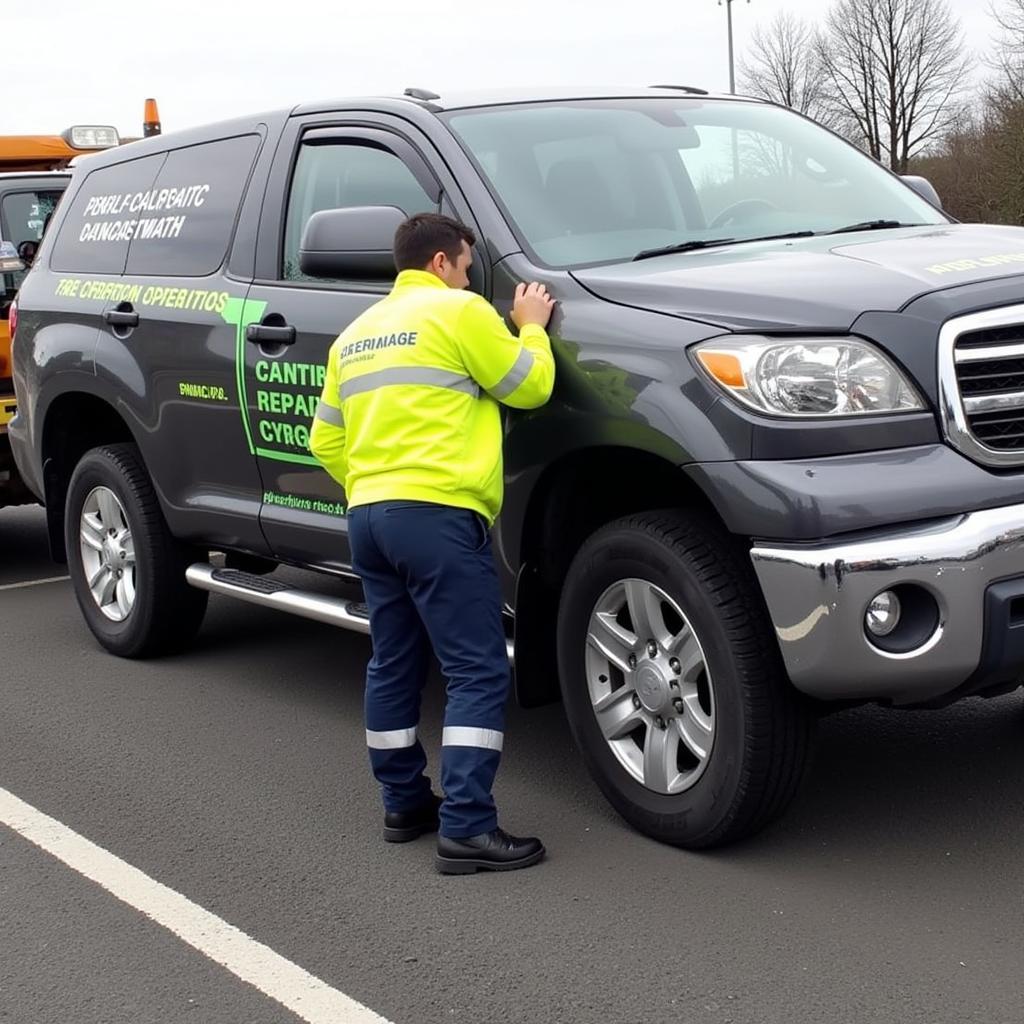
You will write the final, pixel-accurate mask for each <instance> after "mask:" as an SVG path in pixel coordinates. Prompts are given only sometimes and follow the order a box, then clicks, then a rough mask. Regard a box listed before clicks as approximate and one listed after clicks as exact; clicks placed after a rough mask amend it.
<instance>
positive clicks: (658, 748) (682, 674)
mask: <svg viewBox="0 0 1024 1024" xmlns="http://www.w3.org/2000/svg"><path fill="white" fill-rule="evenodd" d="M586 659H587V664H586V671H587V686H588V688H589V691H590V701H591V704H592V705H593V708H594V715H595V717H596V718H597V724H598V726H599V727H600V729H601V732H602V733H603V735H604V738H605V741H606V742H607V743H608V746H609V747H610V748H611V750H612V753H613V754H614V755H615V757H616V759H617V760H618V761H619V763H620V764H621V765H622V767H623V768H625V769H626V771H628V772H629V774H630V775H631V776H632V777H633V778H634V779H635V780H636V781H637V782H639V783H640V784H641V785H643V786H645V787H646V788H647V789H650V790H653V791H654V792H656V793H681V792H682V791H683V790H685V789H689V787H690V786H692V785H693V784H694V783H695V782H696V781H697V780H698V779H699V778H700V776H701V775H702V774H703V772H704V769H705V768H706V767H707V764H708V760H709V759H710V757H711V749H712V746H713V744H714V739H715V696H714V687H713V686H712V682H711V672H710V669H709V668H708V663H707V659H706V658H705V656H704V651H703V649H702V648H701V645H700V640H699V639H698V637H697V634H696V633H695V632H694V630H693V627H692V626H691V625H690V623H689V621H688V619H687V618H686V616H685V615H684V614H683V612H682V610H681V609H680V607H679V606H678V605H677V604H676V603H675V601H673V600H672V598H670V597H669V596H668V594H666V593H665V591H663V590H661V589H660V588H659V587H656V586H655V585H654V584H653V583H649V582H647V581H646V580H640V579H628V580H620V581H619V582H618V583H615V584H613V585H612V586H610V587H609V588H608V589H607V590H606V591H605V592H604V593H603V594H602V595H601V597H600V599H599V600H598V602H597V604H596V605H595V606H594V610H593V612H591V615H590V624H589V626H588V628H587V650H586Z"/></svg>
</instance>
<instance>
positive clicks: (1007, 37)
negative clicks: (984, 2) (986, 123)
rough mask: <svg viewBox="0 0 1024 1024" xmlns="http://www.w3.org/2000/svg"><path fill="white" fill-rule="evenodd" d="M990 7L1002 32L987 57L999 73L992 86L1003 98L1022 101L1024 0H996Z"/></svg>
mask: <svg viewBox="0 0 1024 1024" xmlns="http://www.w3.org/2000/svg"><path fill="white" fill-rule="evenodd" d="M989 10H990V12H991V15H992V18H993V19H994V20H995V23H996V25H998V26H999V28H1000V30H1001V32H1002V35H1001V36H1000V38H999V39H998V40H997V42H996V51H995V54H994V56H993V57H992V59H991V60H990V61H989V64H990V66H991V67H993V68H994V69H995V70H996V71H997V72H998V73H999V80H998V81H997V82H996V83H994V89H995V91H996V93H997V94H998V97H999V98H1000V99H1001V100H1002V101H1003V102H1006V101H1007V100H1015V101H1016V102H1018V103H1020V102H1024V0H999V2H992V3H991V4H990V5H989Z"/></svg>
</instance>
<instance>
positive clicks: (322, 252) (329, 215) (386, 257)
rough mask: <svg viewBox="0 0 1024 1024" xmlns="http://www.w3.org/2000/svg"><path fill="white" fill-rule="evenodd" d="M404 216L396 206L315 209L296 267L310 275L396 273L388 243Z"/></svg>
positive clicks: (333, 276) (379, 277) (386, 275)
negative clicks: (316, 211)
mask: <svg viewBox="0 0 1024 1024" xmlns="http://www.w3.org/2000/svg"><path fill="white" fill-rule="evenodd" d="M404 220H405V214H404V213H403V212H402V211H401V210H399V209H398V207H397V206H350V207H347V208H346V209H343V210H321V211H320V212H319V213H314V214H313V216H312V217H310V218H309V220H308V221H307V223H306V228H305V230H304V231H303V232H302V241H301V242H300V243H299V269H300V270H301V271H302V273H304V274H308V275H309V276H310V277H324V278H328V279H338V278H343V279H351V278H370V279H376V280H390V279H392V278H393V277H394V276H395V273H396V271H395V261H394V257H393V256H392V252H391V247H392V244H393V243H394V239H395V232H396V231H397V230H398V226H399V225H400V224H401V223H402V221H404Z"/></svg>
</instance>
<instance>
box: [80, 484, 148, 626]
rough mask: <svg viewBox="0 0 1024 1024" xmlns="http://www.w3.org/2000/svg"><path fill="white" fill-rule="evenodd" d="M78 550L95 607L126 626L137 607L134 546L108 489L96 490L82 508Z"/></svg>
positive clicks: (114, 497)
mask: <svg viewBox="0 0 1024 1024" xmlns="http://www.w3.org/2000/svg"><path fill="white" fill-rule="evenodd" d="M79 547H80V549H81V552H82V569H83V570H84V572H85V580H86V583H87V584H88V586H89V590H90V591H91V592H92V596H93V600H94V601H95V602H96V606H97V607H98V608H99V610H100V611H101V612H103V614H104V615H105V616H106V617H107V618H108V619H110V620H111V621H113V622H124V620H125V619H126V618H128V616H129V615H130V614H131V610H132V608H133V607H134V606H135V542H134V541H133V540H132V531H131V529H130V528H129V526H128V517H127V516H126V515H125V512H124V506H123V505H122V504H121V502H120V501H119V500H118V497H117V495H116V494H115V493H114V492H113V491H112V490H111V489H110V488H109V487H95V488H93V489H92V490H91V491H90V492H89V494H88V496H87V497H86V499H85V503H84V504H83V505H82V517H81V522H80V525H79Z"/></svg>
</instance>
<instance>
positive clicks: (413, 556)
mask: <svg viewBox="0 0 1024 1024" xmlns="http://www.w3.org/2000/svg"><path fill="white" fill-rule="evenodd" d="M348 525H349V543H350V545H351V548H352V564H353V568H354V569H355V571H356V572H357V573H358V574H359V576H360V577H361V578H362V581H363V591H364V593H365V595H366V603H367V605H368V606H369V610H370V635H371V639H372V641H373V657H372V659H371V661H370V664H369V667H368V668H367V673H366V742H367V746H368V747H369V751H370V764H371V766H372V767H373V773H374V775H375V776H376V778H377V780H378V782H380V785H381V789H382V791H383V797H384V807H385V810H388V811H407V810H411V809H412V808H414V807H417V806H419V805H420V804H422V803H423V802H425V800H426V799H427V798H428V796H429V793H430V780H429V779H428V778H427V777H426V775H425V774H424V769H425V768H426V764H427V759H426V754H425V753H424V750H423V746H422V744H421V743H420V741H419V739H418V737H417V734H416V732H417V726H418V725H419V717H420V695H421V693H422V690H423V686H424V683H425V682H426V679H427V673H428V670H429V658H430V649H431V647H432V648H433V650H434V653H435V654H436V655H437V660H438V661H439V662H440V665H441V671H442V672H443V674H444V677H445V679H446V681H447V698H448V699H447V704H446V707H445V716H444V732H443V735H442V741H441V742H442V749H441V786H442V788H443V790H444V802H443V803H442V805H441V833H442V834H443V835H446V836H451V837H453V838H459V837H465V836H472V835H479V834H480V833H482V832H489V831H491V830H492V829H493V828H496V827H497V812H496V811H495V807H494V798H493V797H492V796H491V787H492V786H493V783H494V776H495V774H496V772H497V770H498V762H499V760H500V758H501V747H502V741H503V739H504V727H505V701H506V699H507V697H508V690H509V683H510V671H509V664H508V654H507V650H506V645H505V631H504V628H503V624H502V617H501V590H500V587H499V584H498V576H497V572H496V570H495V566H494V559H493V554H492V550H491V538H490V533H489V531H488V529H487V524H486V522H485V521H484V519H483V517H482V516H480V515H479V514H478V513H476V512H473V511H471V510H469V509H463V508H454V507H450V506H447V505H437V504H431V503H427V502H418V501H387V502H378V503H375V504H370V505H361V506H357V507H356V508H353V509H351V510H350V511H349V515H348Z"/></svg>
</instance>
